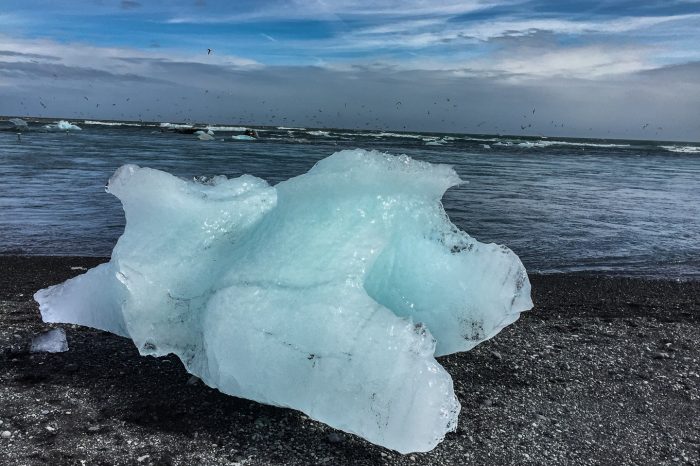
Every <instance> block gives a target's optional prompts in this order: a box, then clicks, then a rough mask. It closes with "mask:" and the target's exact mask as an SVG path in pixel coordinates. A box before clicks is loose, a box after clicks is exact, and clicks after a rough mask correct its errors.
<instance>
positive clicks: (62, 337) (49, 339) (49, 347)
mask: <svg viewBox="0 0 700 466" xmlns="http://www.w3.org/2000/svg"><path fill="white" fill-rule="evenodd" d="M29 351H30V352H31V353H63V352H64V351H68V341H67V340H66V331H65V330H63V329H62V328H54V329H51V330H49V331H48V332H44V333H40V334H39V335H37V336H35V337H34V338H32V345H31V347H30V348H29Z"/></svg>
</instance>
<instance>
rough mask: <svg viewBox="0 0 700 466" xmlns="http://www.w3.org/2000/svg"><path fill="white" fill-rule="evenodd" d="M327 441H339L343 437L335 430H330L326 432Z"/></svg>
mask: <svg viewBox="0 0 700 466" xmlns="http://www.w3.org/2000/svg"><path fill="white" fill-rule="evenodd" d="M328 441H329V442H331V443H340V442H342V441H343V437H341V436H340V434H338V433H337V432H331V433H330V434H328Z"/></svg>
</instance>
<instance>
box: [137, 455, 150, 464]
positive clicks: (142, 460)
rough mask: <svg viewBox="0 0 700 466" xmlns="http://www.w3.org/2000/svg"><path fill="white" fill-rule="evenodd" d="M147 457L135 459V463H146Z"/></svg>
mask: <svg viewBox="0 0 700 466" xmlns="http://www.w3.org/2000/svg"><path fill="white" fill-rule="evenodd" d="M148 456H149V455H143V456H139V457H138V458H136V461H138V462H139V463H143V462H144V461H146V460H147V459H148Z"/></svg>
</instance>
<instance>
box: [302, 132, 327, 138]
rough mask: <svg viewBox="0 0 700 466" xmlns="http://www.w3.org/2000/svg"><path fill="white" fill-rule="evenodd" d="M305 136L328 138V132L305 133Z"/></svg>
mask: <svg viewBox="0 0 700 466" xmlns="http://www.w3.org/2000/svg"><path fill="white" fill-rule="evenodd" d="M307 134H310V135H311V136H323V137H326V138H327V137H330V134H329V132H328V131H307Z"/></svg>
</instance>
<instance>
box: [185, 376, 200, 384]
mask: <svg viewBox="0 0 700 466" xmlns="http://www.w3.org/2000/svg"><path fill="white" fill-rule="evenodd" d="M199 382H200V378H199V377H197V376H196V375H193V376H191V377H190V378H189V379H187V385H197V384H198V383H199Z"/></svg>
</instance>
